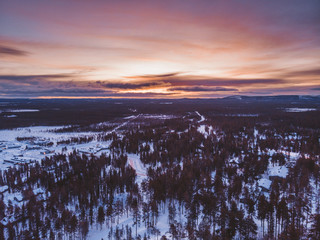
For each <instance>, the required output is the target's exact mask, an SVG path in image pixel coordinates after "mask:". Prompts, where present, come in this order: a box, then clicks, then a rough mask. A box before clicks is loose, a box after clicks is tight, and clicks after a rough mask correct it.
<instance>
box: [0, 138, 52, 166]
mask: <svg viewBox="0 0 320 240" xmlns="http://www.w3.org/2000/svg"><path fill="white" fill-rule="evenodd" d="M25 144H26V145H25ZM25 144H23V145H22V144H20V143H18V142H17V143H11V142H6V141H2V142H0V153H1V152H2V153H4V154H5V155H8V156H9V159H8V157H7V159H4V160H3V163H10V164H14V165H19V164H25V163H34V162H35V160H34V159H32V158H28V157H25V156H24V155H25V153H26V152H27V151H34V150H39V154H40V155H48V154H52V153H54V152H55V150H50V149H48V148H44V146H52V145H53V143H52V142H49V141H47V140H42V139H40V140H30V141H26V142H25ZM14 149H16V150H19V151H18V152H16V151H12V150H14ZM7 153H8V154H7Z"/></svg>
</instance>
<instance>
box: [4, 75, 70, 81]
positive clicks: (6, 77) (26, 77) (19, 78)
mask: <svg viewBox="0 0 320 240" xmlns="http://www.w3.org/2000/svg"><path fill="white" fill-rule="evenodd" d="M73 76H74V75H72V74H47V75H0V80H7V81H20V82H21V81H34V80H42V81H50V80H53V79H68V78H70V77H73Z"/></svg>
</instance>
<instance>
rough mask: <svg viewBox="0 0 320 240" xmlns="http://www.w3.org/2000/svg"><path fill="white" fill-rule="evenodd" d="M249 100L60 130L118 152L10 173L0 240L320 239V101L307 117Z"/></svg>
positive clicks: (71, 155)
mask: <svg viewBox="0 0 320 240" xmlns="http://www.w3.org/2000/svg"><path fill="white" fill-rule="evenodd" d="M294 99H295V98H294ZM295 100H296V99H295ZM185 101H187V100H185ZM243 101H245V102H243ZM243 101H242V102H241V103H238V102H237V101H235V100H233V99H226V100H225V105H223V101H221V100H220V102H219V101H217V102H216V103H217V104H216V105H214V106H211V105H212V103H211V102H210V101H209V103H206V104H202V103H201V101H200V103H199V102H198V101H196V100H195V101H194V102H193V104H192V103H185V104H183V106H184V107H183V108H180V109H179V110H177V109H176V108H174V107H172V106H171V105H170V107H169V109H166V108H164V107H163V105H162V104H158V105H159V109H161V114H172V116H174V117H170V118H169V117H168V118H163V119H160V118H159V117H157V118H154V119H153V118H150V116H149V115H148V116H147V115H144V114H147V113H148V114H154V112H153V111H156V110H153V108H151V107H150V106H148V105H149V104H150V103H145V105H139V104H141V103H139V104H137V106H131V105H130V106H127V108H128V109H129V108H130V109H132V108H133V107H137V109H138V110H137V113H136V114H139V115H137V117H136V118H132V120H131V121H130V122H128V124H127V125H124V124H123V126H122V125H121V128H117V130H116V131H109V130H110V129H111V127H110V126H109V127H108V126H106V127H103V126H102V125H97V124H96V122H99V121H96V119H95V120H92V119H91V120H90V119H89V120H87V121H88V122H81V123H77V124H71V125H69V126H67V127H64V128H60V129H59V130H57V131H58V132H59V134H63V133H64V132H65V133H68V132H75V133H76V132H78V131H85V132H94V133H96V132H98V135H96V137H93V136H87V137H71V138H70V139H68V140H61V141H57V142H56V143H54V146H64V147H65V149H67V148H70V146H77V145H75V144H85V143H90V142H93V141H97V142H99V143H100V144H102V145H104V146H106V148H107V149H108V150H106V151H102V152H100V153H99V154H95V153H82V152H80V151H78V149H77V148H76V147H74V148H73V149H72V151H65V150H64V151H61V152H55V153H54V154H52V155H50V156H45V157H44V158H42V159H39V160H38V161H36V162H35V163H32V164H28V163H25V164H17V165H13V166H12V167H9V168H6V169H2V170H0V186H1V187H0V219H1V221H0V239H50V240H51V239H52V240H53V239H95V238H94V237H93V236H94V235H92V232H95V231H98V232H99V231H104V232H105V235H104V238H103V239H159V240H160V239H161V240H164V239H204V240H206V239H217V240H220V239H221V240H222V239H283V240H285V239H288V240H289V239H290V240H295V239H297V240H298V239H314V240H317V239H320V157H319V156H320V122H319V119H320V111H319V110H320V104H319V101H314V99H313V100H312V101H310V102H307V103H306V102H305V101H302V102H300V103H299V105H298V106H294V107H295V108H297V107H299V108H300V109H303V108H307V107H308V108H309V109H311V108H314V110H312V111H300V112H299V111H294V112H292V111H289V110H288V111H287V110H284V109H287V108H289V107H292V98H286V99H284V100H281V101H280V100H279V99H277V101H280V102H275V101H261V102H259V101H257V102H256V99H255V100H250V99H249V100H248V99H245V100H243ZM250 101H252V104H251V102H250ZM290 102H291V105H290V104H289V103H290ZM174 104H178V105H179V104H181V103H179V102H177V103H176V102H174V103H173V105H174ZM158 105H157V106H158ZM143 106H144V107H143ZM226 106H227V107H226ZM149 108H151V109H152V110H150V109H149ZM170 108H172V109H175V110H170ZM198 109H199V110H198ZM126 111H130V110H126ZM126 111H125V110H123V112H122V113H121V114H120V115H119V114H118V113H117V114H118V115H117V114H115V115H116V116H117V118H121V117H123V116H127V115H126V114H127V112H126ZM159 111H160V110H159ZM111 115H112V114H110V116H109V118H110V119H111V120H110V121H111V122H112V121H114V122H112V125H116V122H115V120H114V119H115V117H113V116H111ZM28 121H29V120H28V119H26V120H25V123H26V124H27V122H28ZM27 125H29V124H27ZM66 125H67V124H66ZM0 134H1V133H0ZM29 138H32V136H30V137H29ZM18 140H19V141H26V140H28V138H25V139H24V138H22V137H21V138H19V139H18ZM29 140H30V139H29ZM17 193H21V195H22V198H17V197H14V196H16V195H15V194H17ZM8 196H13V197H11V198H8ZM99 236H100V235H99ZM99 239H101V238H100V237H99Z"/></svg>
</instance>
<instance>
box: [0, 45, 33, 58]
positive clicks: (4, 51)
mask: <svg viewBox="0 0 320 240" xmlns="http://www.w3.org/2000/svg"><path fill="white" fill-rule="evenodd" d="M29 54H30V53H29V52H26V51H22V50H20V49H17V48H12V47H7V46H2V45H0V55H10V56H26V55H29Z"/></svg>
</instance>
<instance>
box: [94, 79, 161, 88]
mask: <svg viewBox="0 0 320 240" xmlns="http://www.w3.org/2000/svg"><path fill="white" fill-rule="evenodd" d="M97 83H98V84H99V85H101V86H103V87H105V88H109V89H123V90H129V89H131V90H136V89H144V88H150V87H156V86H160V85H162V84H163V83H162V82H145V83H103V82H99V81H98V82H97Z"/></svg>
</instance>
